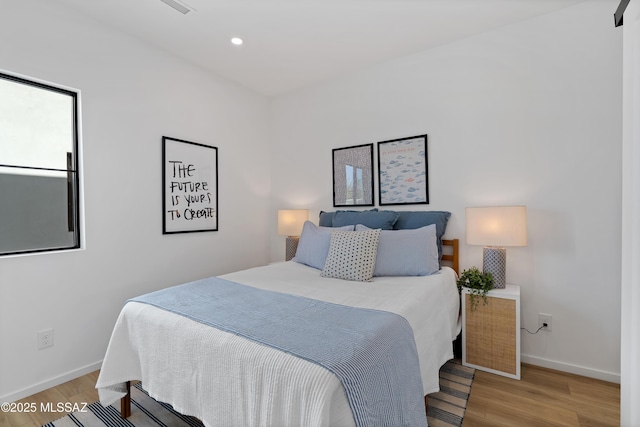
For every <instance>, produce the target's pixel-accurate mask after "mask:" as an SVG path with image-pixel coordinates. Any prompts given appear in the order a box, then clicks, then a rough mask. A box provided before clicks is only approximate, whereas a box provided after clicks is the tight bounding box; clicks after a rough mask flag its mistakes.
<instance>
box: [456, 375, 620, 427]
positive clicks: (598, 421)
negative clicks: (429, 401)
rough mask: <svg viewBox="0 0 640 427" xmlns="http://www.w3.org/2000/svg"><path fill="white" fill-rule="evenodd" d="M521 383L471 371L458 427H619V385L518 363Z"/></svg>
mask: <svg viewBox="0 0 640 427" xmlns="http://www.w3.org/2000/svg"><path fill="white" fill-rule="evenodd" d="M521 378H522V379H521V380H520V381H518V380H513V379H510V378H506V377H502V376H499V375H494V374H490V373H487V372H483V371H478V370H476V375H475V377H474V380H473V385H472V386H471V395H470V397H469V402H468V404H467V411H466V413H465V416H464V421H463V423H462V426H463V427H477V426H480V427H485V426H487V427H488V426H491V427H513V426H518V427H527V426H531V427H539V426H594V427H596V426H597V427H608V426H619V425H620V385H619V384H613V383H609V382H605V381H599V380H594V379H591V378H585V377H581V376H578V375H572V374H567V373H564V372H558V371H554V370H550V369H545V368H539V367H537V366H532V365H527V364H523V365H522V369H521Z"/></svg>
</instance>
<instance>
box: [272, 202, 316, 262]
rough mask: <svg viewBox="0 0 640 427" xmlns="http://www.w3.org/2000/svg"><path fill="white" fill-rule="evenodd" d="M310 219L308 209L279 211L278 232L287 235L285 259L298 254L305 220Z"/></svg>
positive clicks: (288, 259) (287, 259)
mask: <svg viewBox="0 0 640 427" xmlns="http://www.w3.org/2000/svg"><path fill="white" fill-rule="evenodd" d="M308 219H309V210H307V209H288V210H279V211H278V234H279V235H280V236H287V243H286V249H285V261H290V260H291V258H293V257H294V256H296V250H297V249H298V241H299V240H300V233H301V232H302V226H303V225H304V222H305V221H306V220H308Z"/></svg>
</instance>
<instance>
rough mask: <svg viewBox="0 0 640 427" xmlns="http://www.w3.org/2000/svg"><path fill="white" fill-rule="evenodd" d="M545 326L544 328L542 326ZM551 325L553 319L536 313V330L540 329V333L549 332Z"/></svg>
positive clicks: (547, 315)
mask: <svg viewBox="0 0 640 427" xmlns="http://www.w3.org/2000/svg"><path fill="white" fill-rule="evenodd" d="M545 323H546V324H547V326H544V324H545ZM552 325H553V317H552V316H551V315H550V314H545V313H538V328H542V329H541V330H542V331H549V332H551V326H552Z"/></svg>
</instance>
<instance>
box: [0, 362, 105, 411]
mask: <svg viewBox="0 0 640 427" xmlns="http://www.w3.org/2000/svg"><path fill="white" fill-rule="evenodd" d="M101 367H102V360H101V361H99V362H95V363H92V364H90V365H87V366H83V367H81V368H78V369H74V370H73V371H69V372H67V373H64V374H62V375H59V376H57V377H54V378H51V379H48V380H46V381H43V382H41V383H38V384H35V385H32V386H30V387H27V388H23V389H22V390H18V391H16V392H13V393H9V394H6V395H4V396H0V403H2V402H15V401H16V400H20V399H24V398H25V397H28V396H31V395H32V394H36V393H40V392H41V391H43V390H46V389H48V388H51V387H55V386H58V385H60V384H64V383H66V382H67V381H71V380H75V379H76V378H79V377H81V376H83V375H86V374H88V373H90V372H93V371H97V370H98V369H100V368H101Z"/></svg>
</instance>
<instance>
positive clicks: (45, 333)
mask: <svg viewBox="0 0 640 427" xmlns="http://www.w3.org/2000/svg"><path fill="white" fill-rule="evenodd" d="M47 347H53V329H44V330H42V331H38V350H42V349H43V348H47Z"/></svg>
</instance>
